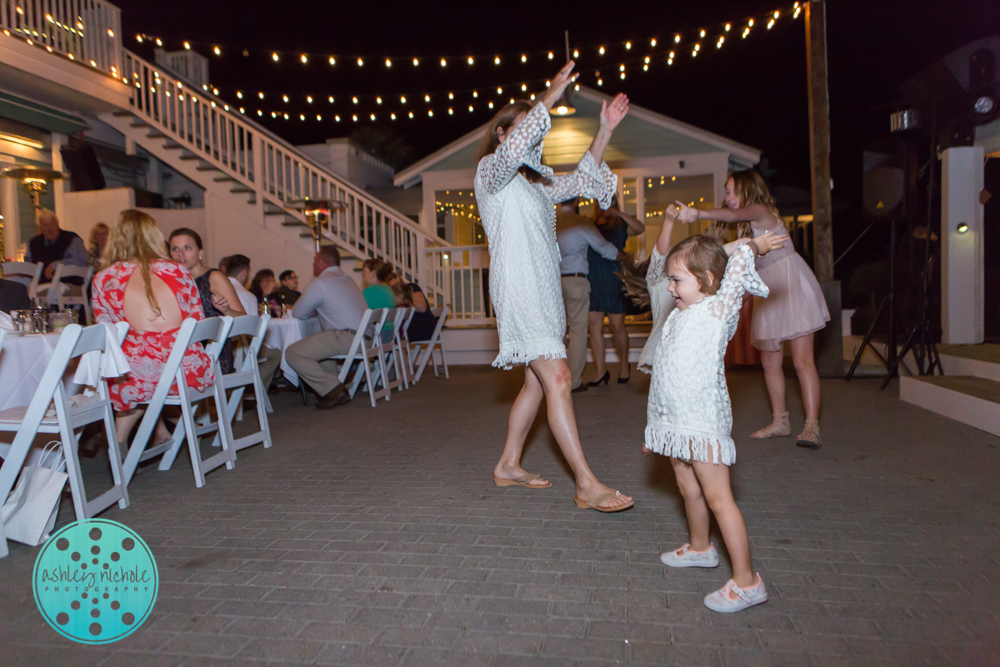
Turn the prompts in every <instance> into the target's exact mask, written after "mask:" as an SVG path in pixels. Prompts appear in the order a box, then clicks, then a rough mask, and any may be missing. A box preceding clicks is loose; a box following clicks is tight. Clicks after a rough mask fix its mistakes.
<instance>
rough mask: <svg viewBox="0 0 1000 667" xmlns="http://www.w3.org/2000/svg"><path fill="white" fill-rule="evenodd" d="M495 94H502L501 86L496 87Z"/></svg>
mask: <svg viewBox="0 0 1000 667" xmlns="http://www.w3.org/2000/svg"><path fill="white" fill-rule="evenodd" d="M497 95H503V88H500V87H497Z"/></svg>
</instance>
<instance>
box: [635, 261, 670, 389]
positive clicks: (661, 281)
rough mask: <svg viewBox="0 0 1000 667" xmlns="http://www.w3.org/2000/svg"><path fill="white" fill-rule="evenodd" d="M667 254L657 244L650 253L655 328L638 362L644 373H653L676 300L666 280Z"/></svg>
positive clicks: (649, 279)
mask: <svg viewBox="0 0 1000 667" xmlns="http://www.w3.org/2000/svg"><path fill="white" fill-rule="evenodd" d="M666 270H667V256H666V255H661V254H660V253H659V252H658V251H657V250H656V246H655V245H654V246H653V251H652V252H651V253H650V255H649V268H648V269H647V270H646V290H647V291H648V292H649V309H650V310H651V311H652V316H653V328H652V329H651V330H650V332H649V337H648V338H646V344H645V345H643V346H642V353H641V354H639V363H638V364H636V368H638V369H639V370H640V371H642V372H643V373H649V374H652V372H653V358H654V357H655V356H656V349H657V348H658V347H659V346H660V337H661V336H662V335H663V325H664V323H665V322H666V321H667V318H668V317H669V316H670V313H671V312H672V311H673V309H674V305H675V300H674V297H673V295H672V294H671V293H670V290H669V289H668V288H669V287H670V281H669V280H666V279H665V278H666V273H665V272H666Z"/></svg>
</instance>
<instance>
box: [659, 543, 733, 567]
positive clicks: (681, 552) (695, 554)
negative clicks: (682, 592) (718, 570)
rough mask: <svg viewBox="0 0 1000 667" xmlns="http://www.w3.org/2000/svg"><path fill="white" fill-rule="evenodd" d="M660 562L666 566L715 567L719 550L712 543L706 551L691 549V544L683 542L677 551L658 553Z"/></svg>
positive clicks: (717, 562) (717, 563)
mask: <svg viewBox="0 0 1000 667" xmlns="http://www.w3.org/2000/svg"><path fill="white" fill-rule="evenodd" d="M660 562H661V563H663V564H664V565H666V566H668V567H717V566H718V565H719V552H718V551H716V550H715V545H714V544H713V545H712V546H710V547H709V549H708V551H692V550H691V545H690V544H685V545H684V546H682V547H681V548H680V549H678V550H677V551H668V552H666V553H664V554H660Z"/></svg>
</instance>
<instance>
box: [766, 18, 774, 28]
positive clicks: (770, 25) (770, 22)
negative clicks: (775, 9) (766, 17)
mask: <svg viewBox="0 0 1000 667" xmlns="http://www.w3.org/2000/svg"><path fill="white" fill-rule="evenodd" d="M773 26H774V19H771V20H770V21H768V22H767V29H768V30H770V29H771V28H772V27H773Z"/></svg>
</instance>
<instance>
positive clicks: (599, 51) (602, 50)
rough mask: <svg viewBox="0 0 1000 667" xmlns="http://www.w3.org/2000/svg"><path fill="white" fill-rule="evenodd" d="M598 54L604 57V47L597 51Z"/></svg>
mask: <svg viewBox="0 0 1000 667" xmlns="http://www.w3.org/2000/svg"><path fill="white" fill-rule="evenodd" d="M597 52H598V53H600V54H601V55H602V56H603V55H604V47H603V46H602V47H601V48H599V49H598V50H597Z"/></svg>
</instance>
